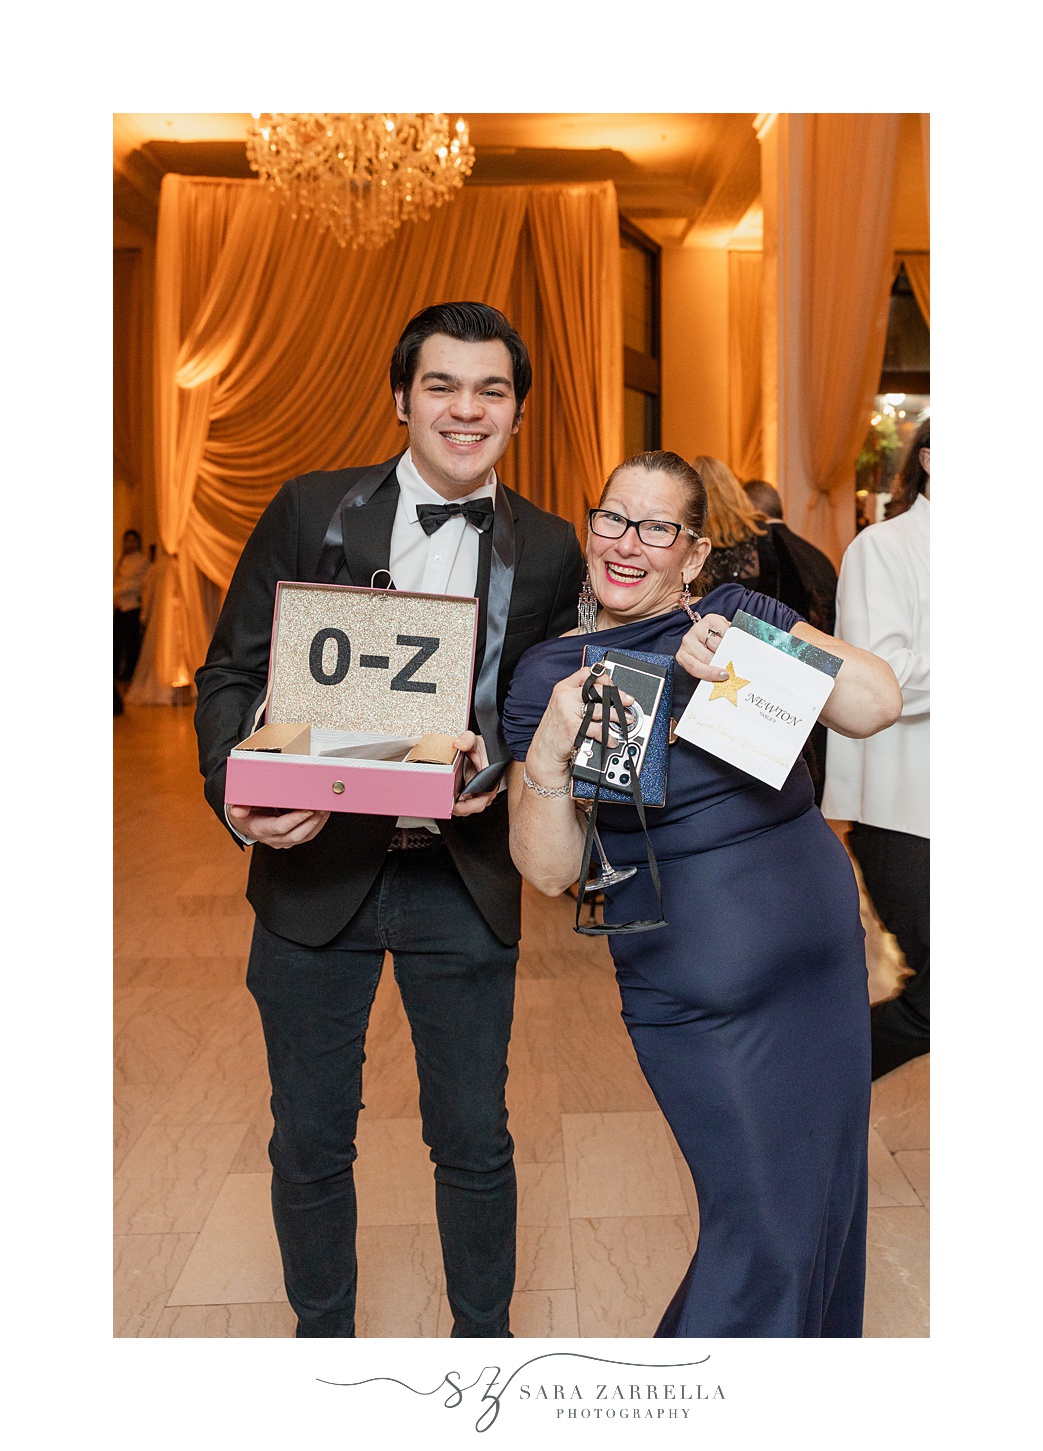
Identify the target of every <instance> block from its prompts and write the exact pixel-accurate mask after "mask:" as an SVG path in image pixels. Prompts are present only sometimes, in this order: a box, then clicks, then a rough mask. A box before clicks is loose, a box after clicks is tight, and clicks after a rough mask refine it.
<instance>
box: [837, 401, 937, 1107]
mask: <svg viewBox="0 0 1043 1451" xmlns="http://www.w3.org/2000/svg"><path fill="white" fill-rule="evenodd" d="M930 497H931V425H930V420H925V421H924V422H923V423H921V425H920V427H919V428H918V429H917V431H916V433H915V434H914V435H913V439H912V443H911V444H910V446H909V452H908V454H907V456H906V459H905V463H904V466H903V469H902V474H901V487H900V490H899V498H900V507H901V512H900V513H897V514H896V515H895V517H893V518H891V519H885V520H884V521H883V522H882V523H880V524H873V525H871V526H870V527H869V528H867V529H864V530H863V531H862V532H861V534H857V535H856V536H855V538H854V539H853V540H852V542H851V543H850V544H849V545H848V548H847V551H846V553H845V554H844V558H843V561H842V563H841V566H840V582H839V585H838V589H837V627H836V633H837V635H838V637H839V638H840V639H843V640H846V641H848V643H849V644H852V645H859V646H860V647H861V648H862V649H864V650H871V651H872V652H873V653H874V654H875V655H880V656H881V657H882V658H883V659H884V660H886V661H887V662H888V664H889V665H890V666H891V668H892V669H893V670H894V672H895V675H896V676H897V677H898V683H899V684H900V686H901V687H902V701H903V704H902V714H901V716H900V718H899V719H898V720H897V721H896V722H895V723H894V725H892V726H890V727H889V728H888V729H887V730H885V731H881V732H880V734H879V735H876V736H873V737H872V738H871V739H867V740H853V739H851V738H849V737H846V736H839V735H836V734H834V732H833V731H830V732H829V745H828V750H827V753H826V790H825V797H824V799H823V803H822V810H823V813H824V814H825V815H826V816H829V817H832V818H834V819H839V820H841V821H850V822H851V830H850V834H849V836H848V844H849V846H850V847H851V850H852V852H853V854H854V856H855V857H856V859H857V861H858V864H859V866H860V867H861V868H862V876H863V878H864V879H865V884H866V889H867V891H868V892H869V895H870V897H871V898H872V900H873V905H874V906H875V908H876V910H877V913H878V915H879V917H880V920H881V921H882V922H883V924H884V926H885V927H886V928H887V930H888V931H889V932H892V933H893V934H894V936H895V937H896V938H897V940H898V945H899V947H900V948H901V949H902V951H903V953H904V954H905V960H906V964H907V966H908V967H909V968H910V969H911V971H912V974H913V975H912V976H911V977H910V978H908V979H907V980H906V981H905V983H904V984H903V987H902V990H901V992H900V993H899V994H898V996H897V997H894V998H891V999H890V1000H889V1001H887V1002H884V1003H877V1004H876V1005H875V1006H874V1007H873V1010H872V1027H873V1077H874V1078H879V1077H880V1076H881V1075H882V1074H884V1073H889V1072H890V1071H891V1069H893V1068H897V1067H898V1066H899V1065H900V1064H902V1063H905V1062H906V1061H907V1060H908V1059H910V1058H916V1057H919V1056H920V1054H922V1053H928V1052H930V1047H931V1037H930V977H929V969H930V911H929V908H930V863H931V842H930V817H929V794H928V793H929V776H928V769H929V749H930V729H931V693H930V679H931V678H930V594H929V585H930V529H931V505H930V502H929V501H930Z"/></svg>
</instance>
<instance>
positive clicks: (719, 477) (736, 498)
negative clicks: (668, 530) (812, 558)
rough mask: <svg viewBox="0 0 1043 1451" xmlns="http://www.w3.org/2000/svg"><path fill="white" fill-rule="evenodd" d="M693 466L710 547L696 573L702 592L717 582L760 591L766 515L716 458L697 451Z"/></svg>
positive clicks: (724, 465)
mask: <svg viewBox="0 0 1043 1451" xmlns="http://www.w3.org/2000/svg"><path fill="white" fill-rule="evenodd" d="M692 467H693V468H694V469H695V471H696V473H697V474H698V475H699V477H700V478H701V479H702V481H703V487H704V488H705V489H706V499H707V511H706V533H707V536H708V538H709V540H710V544H711V550H710V554H709V557H708V558H707V561H706V563H705V564H704V565H703V568H702V573H701V574H700V576H699V583H700V585H701V587H702V590H703V593H704V594H709V593H710V591H711V590H712V589H715V588H716V587H717V585H719V584H736V583H738V584H741V585H743V586H744V587H745V588H746V589H753V590H757V592H758V593H760V588H761V587H760V573H761V566H760V556H759V554H758V546H759V544H760V542H761V540H762V539H764V538H765V536H766V534H767V532H768V531H767V529H766V528H765V517H764V515H763V514H762V513H761V512H760V511H759V510H758V509H756V508H754V506H753V504H751V503H750V501H749V499H748V498H747V497H746V495H745V494H744V493H743V491H742V485H741V484H740V483H739V480H738V479H737V478H736V477H735V475H734V474H733V473H732V471H731V469H730V468H729V467H728V465H727V464H726V463H724V462H722V460H721V459H719V458H710V457H709V455H707V454H700V455H699V457H698V458H695V459H693V460H692Z"/></svg>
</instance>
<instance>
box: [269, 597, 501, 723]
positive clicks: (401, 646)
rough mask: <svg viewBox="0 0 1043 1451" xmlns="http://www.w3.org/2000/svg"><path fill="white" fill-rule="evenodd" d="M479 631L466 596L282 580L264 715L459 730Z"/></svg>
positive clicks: (467, 701) (474, 604)
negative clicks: (265, 713)
mask: <svg viewBox="0 0 1043 1451" xmlns="http://www.w3.org/2000/svg"><path fill="white" fill-rule="evenodd" d="M477 629H478V601H477V600H476V599H474V598H471V597H468V596H456V595H435V594H419V593H410V592H407V591H405V590H379V589H364V588H359V587H357V586H354V585H320V584H301V583H297V582H291V581H283V582H281V583H280V584H279V586H278V589H277V591H276V597H275V618H274V623H273V629H272V651H271V661H270V666H269V698H268V711H267V719H268V721H269V722H307V723H308V724H309V725H311V726H314V727H316V728H319V729H330V730H354V731H359V730H361V731H372V732H380V733H385V734H388V735H402V736H421V735H425V734H427V733H429V732H437V733H440V734H444V735H456V734H457V733H458V732H459V731H461V730H463V729H465V728H466V726H467V721H468V717H469V715H470V709H471V681H472V677H473V673H474V656H475V641H476V636H477Z"/></svg>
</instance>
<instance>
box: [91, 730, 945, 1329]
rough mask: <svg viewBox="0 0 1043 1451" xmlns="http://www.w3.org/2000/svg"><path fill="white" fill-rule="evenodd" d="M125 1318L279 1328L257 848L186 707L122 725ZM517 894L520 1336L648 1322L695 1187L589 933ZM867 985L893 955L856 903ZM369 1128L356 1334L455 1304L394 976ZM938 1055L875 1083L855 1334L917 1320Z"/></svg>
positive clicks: (385, 1005) (286, 1325) (361, 1164)
mask: <svg viewBox="0 0 1043 1451" xmlns="http://www.w3.org/2000/svg"><path fill="white" fill-rule="evenodd" d="M114 736H115V756H116V788H115V814H116V843H115V876H116V904H115V1033H116V1049H115V1100H116V1109H115V1166H116V1200H115V1203H116V1208H115V1280H116V1284H115V1331H114V1333H115V1334H116V1335H117V1336H120V1337H124V1336H127V1337H164V1336H191V1337H226V1336H234V1337H257V1336H273V1337H282V1336H289V1335H292V1333H293V1323H294V1320H293V1315H292V1313H291V1311H290V1308H289V1306H288V1304H287V1302H286V1297H285V1292H284V1290H283V1287H282V1282H281V1274H280V1266H279V1255H278V1248H277V1245H276V1241H275V1235H274V1231H273V1229H272V1224H271V1213H270V1206H269V1202H268V1193H269V1168H268V1160H267V1154H266V1142H267V1138H268V1135H269V1132H270V1117H269V1112H268V1103H267V1100H268V1083H267V1074H266V1068H265V1057H264V1044H263V1041H262V1038H261V1031H260V1024H259V1021H258V1017H257V1012H256V1009H255V1007H254V1004H253V1001H252V999H251V998H250V996H249V994H248V993H247V991H246V988H245V986H244V977H245V971H246V957H247V951H248V947H249V940H250V931H251V926H252V915H251V913H250V910H249V908H248V907H247V905H246V902H245V900H244V897H243V888H244V884H245V876H246V865H247V863H246V854H245V853H242V852H240V851H238V850H237V849H236V847H235V846H234V844H233V843H232V841H231V839H230V838H229V836H228V835H227V833H226V832H225V831H224V829H223V828H222V827H221V826H220V825H219V823H218V822H217V821H216V819H215V818H214V817H213V815H212V813H211V812H210V810H209V808H208V807H207V806H206V804H205V802H204V801H203V796H202V790H201V780H200V777H199V775H198V772H197V768H196V763H195V739H194V735H193V732H192V715H191V711H190V710H187V709H184V708H178V707H158V706H157V707H137V708H134V707H128V709H127V710H126V712H125V714H124V715H122V716H120V717H118V718H117V719H116V720H115V721H114ZM574 910H575V906H574V903H573V902H572V901H570V900H569V899H568V898H562V899H559V900H556V901H552V900H549V899H546V898H542V897H540V896H539V895H538V894H536V893H534V892H529V891H528V890H527V891H526V896H525V902H524V938H523V945H522V954H521V960H520V964H519V971H518V991H517V1007H516V1015H515V1029H514V1035H513V1039H512V1044H511V1053H510V1079H509V1082H508V1090H507V1091H508V1105H509V1108H510V1113H511V1130H512V1133H513V1135H514V1139H515V1144H516V1162H517V1169H518V1180H519V1229H518V1282H517V1292H516V1294H515V1298H514V1303H513V1306H512V1315H511V1318H512V1327H513V1329H514V1331H515V1334H516V1335H520V1336H566V1337H568V1336H645V1335H649V1334H651V1332H652V1331H653V1330H654V1328H655V1325H656V1323H657V1321H658V1318H659V1315H660V1314H661V1312H662V1309H663V1307H664V1306H665V1305H666V1303H667V1301H668V1300H669V1298H670V1295H671V1294H672V1293H673V1291H674V1289H675V1288H676V1285H677V1283H678V1281H679V1279H680V1277H681V1274H682V1273H683V1271H684V1268H685V1266H686V1265H687V1263H688V1261H689V1259H690V1257H691V1255H692V1252H693V1250H694V1247H695V1243H696V1237H697V1234H698V1225H699V1210H698V1205H697V1203H696V1198H695V1191H694V1189H693V1186H692V1182H691V1176H690V1175H689V1173H688V1171H687V1169H686V1167H685V1164H684V1162H683V1160H682V1159H681V1158H680V1156H679V1154H678V1152H677V1149H676V1146H675V1144H674V1142H673V1139H672V1136H671V1134H670V1131H669V1129H668V1128H667V1126H666V1123H665V1121H664V1120H663V1118H662V1115H661V1114H660V1113H659V1110H658V1109H657V1107H656V1104H655V1102H654V1100H653V1098H652V1095H651V1093H650V1091H649V1089H648V1087H647V1085H646V1084H645V1081H644V1079H643V1078H642V1076H641V1073H640V1071H639V1069H638V1067H637V1063H636V1060H635V1058H634V1055H633V1051H632V1049H631V1047H630V1042H629V1039H628V1038H627V1035H626V1031H625V1029H624V1027H623V1024H622V1022H621V1020H620V1016H619V1003H618V996H617V992H616V987H615V982H614V978H613V974H612V968H611V963H610V960H609V955H608V950H607V947H606V945H605V942H604V940H603V939H597V938H585V937H577V936H576V935H575V934H574V933H573V932H572V930H571V928H572V914H573V913H574ZM863 916H864V920H865V923H866V927H867V932H868V945H869V966H870V995H871V997H873V998H874V1000H875V999H877V998H881V997H885V996H887V995H888V994H889V993H890V992H891V991H893V988H894V985H895V983H896V981H897V978H898V975H899V974H900V972H901V967H900V961H899V957H898V953H897V949H896V947H895V944H894V942H893V939H891V938H889V937H888V936H887V935H886V934H885V933H883V931H882V929H881V928H880V925H879V923H877V922H876V921H875V919H874V917H873V915H872V911H871V909H870V908H869V907H868V905H866V904H865V902H863ZM367 1055H368V1061H367V1064H366V1069H365V1087H364V1096H365V1102H366V1109H365V1112H364V1114H363V1115H362V1119H361V1122H360V1130H359V1159H358V1163H357V1165H356V1181H357V1187H358V1202H359V1226H360V1227H359V1295H358V1311H359V1314H358V1333H359V1334H360V1335H363V1336H444V1335H448V1333H449V1328H450V1323H451V1322H450V1317H449V1310H448V1304H447V1301H446V1298H445V1290H444V1281H443V1275H442V1266H441V1256H440V1252H439V1240H438V1231H437V1227H436V1224H435V1207H434V1187H433V1182H432V1178H431V1164H430V1160H429V1158H428V1155H427V1150H426V1148H425V1146H424V1144H423V1142H422V1140H421V1135H420V1119H419V1115H418V1109H417V1084H416V1074H415V1069H414V1065H413V1061H412V1056H411V1045H410V1041H409V1035H408V1029H407V1025H406V1020H405V1016H404V1013H403V1011H402V1007H401V1004H400V1002H399V999H398V995H397V992H396V990H395V987H394V982H393V979H392V976H391V973H390V971H387V972H385V974H384V976H383V978H382V980H381V984H380V988H379V990H378V993H377V998H376V1002H375V1004H374V1009H373V1016H372V1021H371V1027H370V1034H369V1038H368V1041H367ZM928 1090H929V1060H928V1059H926V1058H924V1059H920V1060H917V1061H916V1062H914V1063H910V1064H907V1065H905V1067H903V1068H901V1069H899V1070H897V1071H896V1072H895V1073H892V1074H889V1075H888V1076H887V1077H886V1078H884V1079H882V1080H880V1082H878V1083H877V1084H875V1085H874V1090H873V1109H872V1128H871V1130H870V1138H869V1162H870V1173H871V1189H870V1206H871V1207H870V1212H869V1244H868V1249H869V1272H868V1289H867V1303H866V1318H865V1333H866V1335H867V1336H873V1337H922V1336H926V1335H927V1334H928V1222H929V1209H930V1196H929V1187H928V1186H929V1172H928V1171H929V1158H930V1156H929V1136H928Z"/></svg>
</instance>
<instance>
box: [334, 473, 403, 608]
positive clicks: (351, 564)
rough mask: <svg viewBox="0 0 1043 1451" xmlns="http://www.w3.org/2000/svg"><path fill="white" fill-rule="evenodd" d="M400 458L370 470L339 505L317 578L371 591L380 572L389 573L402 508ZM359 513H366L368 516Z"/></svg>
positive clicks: (356, 482) (359, 479)
mask: <svg viewBox="0 0 1043 1451" xmlns="http://www.w3.org/2000/svg"><path fill="white" fill-rule="evenodd" d="M399 458H401V454H399V455H397V456H396V457H395V458H392V459H388V460H387V461H386V462H385V463H382V464H376V465H374V467H373V468H371V469H367V470H366V472H365V473H364V474H362V475H361V477H360V478H358V479H357V480H356V481H355V483H354V484H353V485H352V487H351V488H350V489H349V490H348V492H347V493H346V494H345V495H344V497H343V499H342V500H341V501H340V503H339V504H338V506H337V512H336V513H335V514H334V516H333V518H332V519H331V520H330V522H329V527H328V528H327V530H326V537H325V539H324V540H323V542H322V551H321V553H320V556H319V566H318V571H317V578H318V579H320V580H322V581H323V582H325V583H326V584H354V585H362V586H365V587H368V586H369V584H370V581H371V580H372V578H373V575H374V573H375V572H376V571H377V570H378V569H387V567H388V562H389V559H390V557H391V530H392V528H393V527H394V523H395V511H396V510H397V508H398V480H397V479H396V477H395V468H396V466H397V464H398V460H399ZM359 509H365V511H366V512H365V515H364V516H362V515H360V514H359V513H358V512H357V511H358V510H359Z"/></svg>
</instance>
